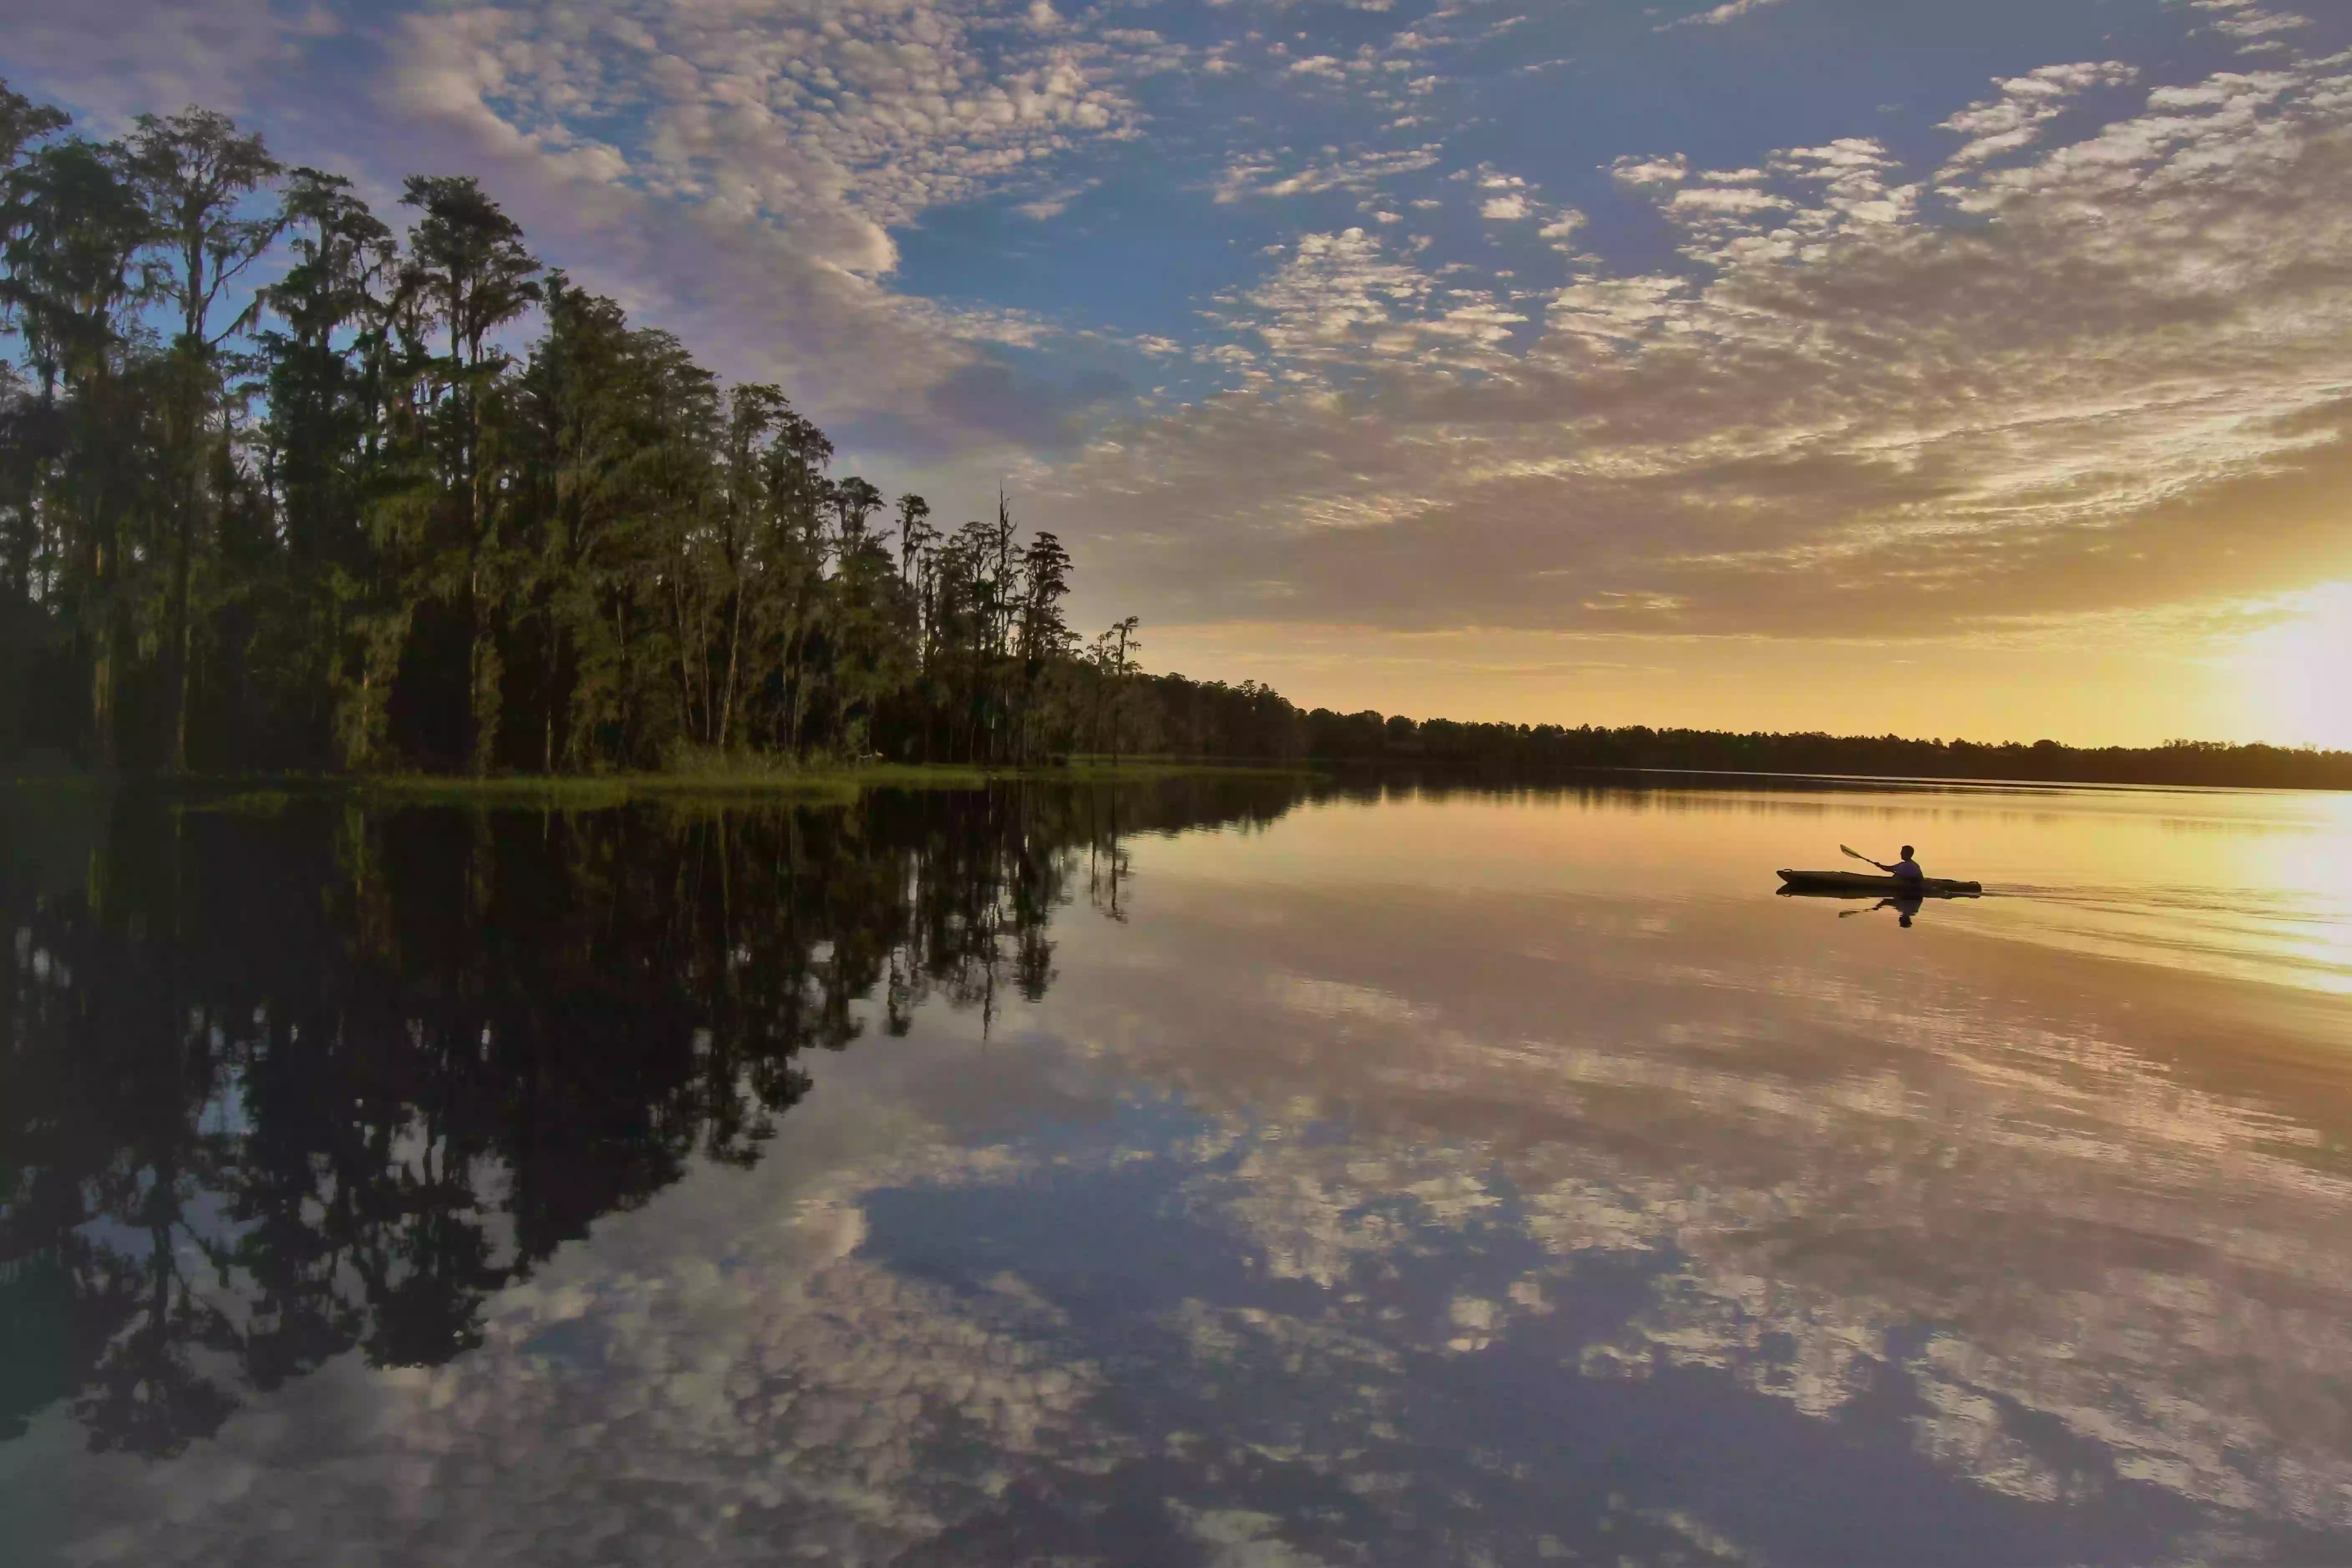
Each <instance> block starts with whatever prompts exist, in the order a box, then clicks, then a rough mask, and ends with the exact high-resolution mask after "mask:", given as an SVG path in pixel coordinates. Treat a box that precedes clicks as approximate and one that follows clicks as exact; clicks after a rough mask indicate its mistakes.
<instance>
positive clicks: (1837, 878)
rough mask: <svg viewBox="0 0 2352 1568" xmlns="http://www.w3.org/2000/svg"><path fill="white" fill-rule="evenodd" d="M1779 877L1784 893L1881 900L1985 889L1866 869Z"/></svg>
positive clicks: (1937, 896)
mask: <svg viewBox="0 0 2352 1568" xmlns="http://www.w3.org/2000/svg"><path fill="white" fill-rule="evenodd" d="M1780 880H1781V881H1782V882H1784V883H1786V884H1787V886H1786V887H1784V888H1782V889H1781V891H1782V892H1786V893H1869V894H1873V895H1874V896H1876V897H1878V898H1882V899H1885V898H1899V897H1901V896H1902V895H1903V894H1905V893H1917V894H1919V895H1920V896H1921V897H1922V898H1930V899H1948V898H1951V897H1953V896H1954V895H1955V894H1960V893H1981V892H1983V891H1984V884H1983V883H1981V882H1955V881H1953V880H1952V879H1950V878H1948V877H1922V878H1920V879H1919V880H1917V881H1916V882H1914V881H1912V880H1910V879H1908V878H1906V877H1874V876H1872V875H1871V874H1870V873H1868V872H1866V871H1783V872H1781V873H1780Z"/></svg>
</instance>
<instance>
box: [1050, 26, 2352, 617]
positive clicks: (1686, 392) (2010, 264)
mask: <svg viewBox="0 0 2352 1568" xmlns="http://www.w3.org/2000/svg"><path fill="white" fill-rule="evenodd" d="M2122 75H2123V72H2122V71H2121V69H2120V68H2116V67H2114V66H2112V65H2108V64H2104V63H2092V64H2087V65H2072V66H2061V67H2054V68H2051V69H2049V70H2048V71H2046V72H2042V73H2032V74H2030V75H2029V76H2027V77H2025V78H2022V79H2010V80H2008V81H2004V82H2003V83H2002V84H2000V93H1999V95H1998V96H1997V97H1995V98H1992V99H1988V100H1983V102H1982V103H1981V104H1980V105H1979V108H1982V107H1985V106H1987V105H1997V104H2005V103H2020V102H2022V103H2025V104H2027V105H2029V106H2032V108H2035V109H2038V108H2039V107H2042V106H2046V105H2047V103H2048V102H2049V101H2051V100H2053V99H2057V98H2061V97H2064V96H2067V95H2072V94H2074V93H2077V92H2081V91H2084V90H2086V89H2087V88H2088V87H2090V86H2093V85H2104V86H2109V87H2114V86H2122V85H2125V84H2124V83H2123V82H2122V81H2121V80H2120V78H2121V77H2122ZM2018 80H2022V81H2025V82H2028V83H2032V84H2035V85H2033V86H2031V87H2027V88H2024V89H2017V88H2014V87H2013V83H2014V82H2015V81H2018ZM2029 118H2030V114H2029ZM2050 123H2052V122H2050V121H2039V122H2037V124H2036V129H2037V130H2041V131H2042V133H2043V134H2047V131H2046V129H2045V128H2046V126H2047V125H2049V124H2050ZM2012 129H2014V128H2012ZM1988 133H1990V134H2001V133H2002V132H1997V131H1988ZM2025 151H2026V152H2028V153H2031V156H2030V157H2028V158H2027V159H2026V160H2025V161H2023V162H2016V161H2014V158H2011V159H1993V158H1984V159H1979V160H1975V161H1972V162H1970V163H1966V164H1964V165H1962V166H1960V167H1958V168H1957V169H1954V170H1952V171H1950V172H1949V174H1948V177H1947V178H1946V179H1944V180H1943V181H1941V182H1940V183H1939V186H1938V192H1937V199H1938V200H1939V201H1940V202H1942V203H1946V204H1948V207H1942V208H1937V209H1936V210H1930V207H1929V206H1928V205H1927V193H1926V192H1925V190H1924V188H1923V186H1922V184H1920V183H1919V182H1918V181H1916V180H1914V179H1911V178H1908V177H1906V174H1905V172H1904V170H1903V169H1902V167H1901V165H1900V164H1899V163H1897V161H1896V160H1895V157H1894V155H1893V154H1892V153H1889V152H1888V151H1887V149H1886V147H1885V145H1884V144H1883V143H1881V142H1878V141H1876V140H1874V139H1871V138H1864V137H1849V138H1842V139H1838V140H1834V141H1832V142H1824V143H1821V144H1818V145H1814V146H1809V147H1797V148H1790V149H1787V150H1784V151H1782V152H1780V153H1776V154H1774V155H1773V156H1772V157H1770V158H1769V160H1761V161H1759V169H1758V174H1759V177H1757V178H1754V179H1743V180H1741V181H1738V182H1736V183H1711V182H1696V183H1695V182H1694V181H1693V180H1692V177H1691V174H1690V164H1689V163H1688V161H1687V159H1685V158H1684V157H1682V156H1680V155H1665V156H1649V157H1640V158H1627V159H1621V160H1619V161H1618V162H1617V163H1615V164H1613V165H1612V167H1611V173H1612V178H1613V179H1614V180H1615V182H1616V183H1617V184H1619V185H1620V186H1621V187H1622V188H1624V189H1626V190H1629V191H1631V192H1633V193H1636V194H1638V195H1642V196H1643V197H1644V198H1645V199H1647V200H1649V201H1650V202H1651V203H1652V204H1653V205H1654V208H1655V210H1656V211H1657V213H1658V214H1659V216H1661V217H1662V218H1663V219H1664V220H1665V221H1666V222H1667V223H1668V224H1670V225H1671V226H1673V227H1674V228H1675V230H1676V231H1677V232H1678V233H1679V234H1680V236H1681V244H1680V247H1679V248H1680V250H1681V253H1682V258H1683V259H1684V261H1685V263H1686V267H1687V269H1683V268H1678V267H1669V268H1651V269H1648V270H1644V271H1643V272H1639V273H1634V274H1630V275H1622V276H1621V275H1616V274H1612V272H1611V271H1610V270H1609V269H1608V268H1606V267H1605V266H1604V265H1603V264H1601V262H1600V261H1598V260H1597V259H1594V258H1585V259H1582V260H1578V261H1575V262H1573V263H1572V265H1573V266H1574V267H1575V268H1577V273H1578V275H1577V276H1576V277H1575V278H1574V279H1572V280H1571V281H1570V282H1569V283H1568V284H1566V285H1564V286H1562V287H1560V288H1559V289H1554V290H1551V291H1550V292H1549V294H1548V295H1536V296H1530V297H1528V298H1521V297H1518V296H1516V295H1510V294H1506V293H1503V292H1500V291H1499V290H1494V289H1489V290H1477V289H1468V290H1467V292H1466V293H1465V295H1464V296H1463V297H1462V298H1460V299H1458V300H1457V299H1456V298H1454V296H1453V294H1452V293H1451V292H1450V290H1451V289H1454V286H1455V285H1456V283H1457V282H1462V281H1463V280H1462V279H1458V278H1457V277H1456V276H1455V275H1454V274H1451V273H1446V272H1444V271H1442V270H1440V269H1437V268H1434V267H1433V265H1432V264H1431V263H1430V262H1429V261H1428V260H1427V259H1426V258H1425V257H1424V256H1423V254H1422V253H1420V252H1418V251H1414V250H1412V249H1409V248H1406V247H1400V246H1391V245H1387V244H1384V243H1383V242H1382V241H1381V238H1379V237H1375V236H1373V235H1370V234H1367V233H1365V232H1363V231H1358V230H1349V231H1347V232H1345V233H1340V234H1327V235H1322V236H1315V237H1307V238H1306V239H1303V240H1302V241H1300V242H1299V243H1298V245H1297V247H1287V248H1286V249H1284V250H1283V251H1282V252H1281V253H1280V254H1279V255H1278V257H1277V258H1276V261H1275V262H1274V270H1273V271H1272V272H1271V273H1270V274H1269V275H1268V276H1267V277H1266V278H1265V279H1264V281H1263V282H1262V283H1261V284H1259V285H1258V286H1256V287H1255V288H1252V289H1244V290H1238V291H1235V292H1234V293H1233V294H1232V295H1231V296H1230V300H1229V303H1227V304H1226V305H1225V306H1224V307H1223V310H1222V311H1221V313H1220V320H1222V321H1225V322H1226V323H1227V324H1228V325H1229V326H1230V327H1231V328H1232V329H1233V330H1234V331H1235V332H1236V333H1238V334H1245V335H1246V336H1247V338H1248V340H1250V341H1254V342H1256V343H1257V344H1259V345H1260V346H1261V348H1262V350H1263V353H1264V356H1265V363H1264V366H1263V368H1262V369H1261V370H1260V371H1258V372H1257V373H1256V374H1257V375H1258V377H1259V379H1258V380H1255V381H1248V382H1245V383H1244V384H1243V385H1242V386H1241V387H1239V388H1238V389H1236V390H1235V391H1234V392H1233V393H1231V394H1228V395H1223V396H1221V397H1217V398H1213V399H1211V400H1209V401H1207V402H1204V403H1202V404H1201V405H1196V406H1193V407H1190V408H1186V409H1181V410H1178V411H1173V412H1171V413H1168V414H1166V415H1164V416H1156V417H1154V418H1151V419H1150V420H1146V421H1142V422H1139V423H1136V424H1133V425H1125V426H1119V427H1118V428H1117V429H1116V430H1115V431H1113V432H1111V433H1110V434H1109V435H1108V437H1107V438H1106V441H1105V443H1104V444H1103V445H1101V446H1099V447H1093V448H1090V449H1089V450H1087V452H1085V453H1084V454H1082V455H1081V456H1080V457H1079V458H1077V459H1076V460H1075V461H1074V462H1073V463H1071V464H1070V465H1068V466H1067V467H1066V468H1064V469H1063V470H1061V471H1060V472H1059V473H1058V474H1057V475H1056V477H1055V482H1054V485H1053V487H1052V493H1051V495H1050V496H1049V497H1047V498H1045V501H1044V503H1043V504H1045V505H1046V506H1047V507H1048V509H1049V510H1051V511H1052V512H1053V513H1054V514H1055V515H1056V516H1073V517H1075V516H1077V515H1083V514H1084V513H1085V512H1086V511H1087V510H1089V509H1090V508H1091V507H1092V506H1093V505H1094V504H1095V503H1093V502H1092V501H1090V500H1089V499H1088V498H1089V497H1092V496H1097V495H1105V494H1117V495H1118V497H1119V498H1120V500H1119V503H1118V504H1119V507H1120V510H1121V512H1122V515H1124V516H1127V517H1129V518H1131V519H1132V520H1133V521H1134V526H1135V528H1136V530H1137V532H1138V534H1139V536H1140V537H1139V539H1138V540H1137V541H1135V542H1132V543H1131V544H1129V543H1121V542H1118V541H1117V540H1110V541H1106V542H1105V546H1104V548H1105V551H1106V552H1108V556H1109V559H1108V562H1107V565H1106V570H1107V572H1108V574H1109V575H1110V576H1111V577H1112V579H1113V583H1112V590H1113V591H1114V592H1126V593H1132V592H1136V591H1139V587H1140V585H1141V584H1145V583H1147V582H1148V583H1149V584H1150V586H1151V592H1152V594H1153V595H1154V597H1155V601H1156V602H1158V603H1160V604H1162V605H1165V606H1166V608H1165V610H1164V611H1163V616H1167V617H1169V618H1177V619H1185V620H1192V619H1200V620H1213V619H1216V618H1218V617H1219V616H1220V614H1221V613H1222V612H1221V610H1220V608H1219V606H1220V605H1222V604H1223V602H1224V600H1223V593H1224V590H1223V588H1222V587H1221V585H1220V584H1223V583H1224V582H1227V581H1229V580H1230V581H1232V582H1234V583H1241V582H1255V581H1264V580H1279V581H1284V582H1286V583H1290V584H1296V585H1297V587H1298V591H1297V593H1295V594H1294V595H1290V596H1289V597H1287V598H1286V599H1284V600H1282V601H1281V602H1280V604H1279V605H1278V606H1277V607H1276V608H1277V609H1278V614H1279V615H1280V616H1284V617H1290V618H1295V619H1296V620H1297V622H1299V623H1301V624H1308V623H1312V624H1323V625H1332V624H1360V625H1374V626H1391V627H1398V628H1424V629H1426V628H1435V627H1441V626H1489V627H1502V626H1517V627H1528V628H1540V629H1547V630H1553V631H1572V630H1576V629H1579V628H1580V627H1587V626H1600V625H1602V624H1604V623H1605V622H1606V620H1608V619H1609V618H1610V617H1616V618H1619V619H1622V612H1619V611H1616V610H1613V609H1612V610H1607V611H1603V610H1601V609H1588V608H1586V606H1587V605H1615V604H1618V603H1621V602H1623V601H1622V600H1619V599H1612V598H1610V597H1608V595H1660V596H1662V597H1663V598H1670V599H1672V600H1673V601H1674V602H1675V605H1676V608H1675V611H1674V616H1675V623H1676V625H1677V626H1678V628H1679V629H1680V630H1681V631H1682V632H1684V633H1685V634H1687V633H1694V632H1697V633H1706V632H1712V633H1718V634H1746V633H1755V632H1796V631H1799V630H1803V631H1806V632H1817V631H1818V628H1819V626H1820V625H1821V614H1822V603H1823V599H1824V596H1826V597H1827V598H1828V599H1829V600H1830V601H1831V602H1834V603H1835V604H1836V605H1839V606H1840V608H1839V622H1838V624H1839V625H1840V626H1842V627H1843V628H1844V629H1847V630H1850V631H1851V632H1853V633H1854V634H1856V635H1862V634H1871V635H1880V634H1885V635H1895V636H1913V637H1922V636H1930V635H1951V634H1954V633H1957V632H1959V631H1962V630H1965V629H1966V628H1967V627H1969V626H1973V625H1978V624H1981V623H1982V622H1983V621H1984V620H1985V619H1986V618H1988V617H1992V616H2000V615H2005V614H2013V613H2021V612H2024V613H2034V614H2052V615H2058V614H2081V613H2090V612H2095V611H2104V610H2110V609H2116V608H2119V607H2122V606H2125V605H2155V604H2168V603H2177V602H2179V601H2181V600H2183V599H2184V598H2200V597H2208V596H2211V595H2224V594H2234V593H2263V592H2274V591H2278V590H2280V589H2282V588H2284V587H2289V586H2294V585H2296V584H2298V583H2300V582H2306V581H2309V580H2310V577H2309V576H2308V575H2307V574H2310V573H2312V572H2314V571H2315V570H2317V569H2318V567H2319V565H2320V563H2322V561H2323V558H2324V556H2325V554H2326V549H2327V546H2326V544H2325V542H2324V535H2325V523H2324V519H2325V517H2326V505H2325V503H2324V500H2322V499H2321V498H2323V497H2324V496H2325V495H2326V494H2327V493H2328V489H2327V487H2328V485H2329V484H2330V483H2333V482H2335V481H2334V480H2333V479H2330V477H2329V476H2331V475H2336V474H2340V473H2342V471H2343V470H2344V468H2345V467H2346V465H2347V442H2346V436H2347V428H2348V427H2352V405H2347V397H2346V395H2345V393H2344V390H2343V389H2344V388H2345V387H2346V386H2347V384H2352V348H2347V344H2352V62H2347V61H2338V62H2333V63H2328V62H2316V63H2312V64H2309V65H2305V66H2302V67H2297V68H2280V69H2274V70H2268V71H2264V72H2262V73H2242V72H2226V71H2225V72H2220V73H2216V74H2215V75H2213V76H2211V77H2209V78H2207V79H2204V80H2202V81H2200V82H2195V83H2192V84H2188V85H2183V86H2179V87H2166V88H2160V89H2156V90H2154V91H2152V92H2150V93H2148V94H2147V100H2146V107H2145V109H2144V110H2141V111H2139V112H2137V113H2128V114H2126V115H2125V116H2123V117H2122V118H2119V119H2115V120H2112V121H2109V122H2107V123H2106V124H2105V125H2104V126H2100V127H2096V128H2094V129H2093V130H2092V131H2091V132H2090V133H2089V134H2086V135H2084V136H2083V137H2081V138H2080V139H2079V140H2075V141H2073V142H2066V143H2063V144H2061V145H2057V146H2052V147H2042V148H2038V149H2026V150H2025ZM1735 172H1738V171H1735ZM1953 211H1957V212H1958V214H1960V215H1961V221H1959V222H1957V223H1956V222H1954V221H1953V220H1952V218H1951V216H1949V214H1950V213H1951V212H1953ZM1465 288H1466V284H1465ZM1472 296H1475V298H1474V297H1472ZM1511 318H1526V320H1525V321H1517V320H1511ZM1449 331H1450V332H1451V334H1452V335H1449ZM2265 497H2267V498H2270V499H2268V500H2264V499H2263V498H2265ZM2257 519H2259V520H2260V521H2259V522H2257V521H2256V520H2257ZM1564 563H1573V564H1572V567H1567V566H1564ZM2339 568H2340V563H2339ZM1555 569H1570V570H1572V571H1573V573H1574V576H1573V577H1572V578H1571V579H1570V582H1569V584H1566V585H1563V584H1560V583H1559V581H1558V580H1557V579H1536V578H1534V577H1533V576H1532V575H1531V574H1533V573H1535V572H1537V571H1552V570H1555ZM1265 608H1266V606H1257V607H1256V610H1255V611H1254V613H1257V611H1262V610H1264V609H1265ZM1595 617H1601V619H1595Z"/></svg>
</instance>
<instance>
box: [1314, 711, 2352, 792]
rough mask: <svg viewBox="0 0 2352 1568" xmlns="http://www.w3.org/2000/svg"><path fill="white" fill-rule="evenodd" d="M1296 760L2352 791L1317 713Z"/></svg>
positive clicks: (2024, 749) (2303, 773)
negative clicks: (1307, 757) (1299, 755)
mask: <svg viewBox="0 0 2352 1568" xmlns="http://www.w3.org/2000/svg"><path fill="white" fill-rule="evenodd" d="M1299 722H1300V727H1301V729H1302V731H1303V737H1302V740H1301V742H1300V749H1301V751H1302V752H1304V754H1306V755H1307V756H1310V757H1313V758H1316V759H1319V760H1322V761H1327V762H1336V763H1380V764H1382V765H1385V766H1391V767H1393V766H1396V765H1399V764H1405V765H1414V766H1432V765H1433V766H1438V767H1443V768H1449V769H1453V770H1455V771H1457V772H1461V771H1470V772H1484V773H1506V774H1509V775H1513V776H1526V775H1528V774H1531V773H1558V772H1562V771H1569V770H1575V769H1649V770H1658V771H1664V772H1691V773H1806V774H1813V775H1836V774H1853V775H1857V776H1864V777H1876V778H1928V779H1992V780H2013V781H2029V780H2030V781H2039V782H2045V783H2056V784H2186V785H2206V786H2215V787H2232V788H2241V789H2352V752H2330V751H2321V750H2318V749H2315V748H2312V747H2289V746H2268V745H2260V744H2255V745H2243V746H2231V745H2222V744H2220V743H2217V742H2210V741H2171V742H2166V743H2165V744H2164V745H2161V746H2095V747H2093V746H2065V745H2061V744H2059V743H2058V742H2055V741H2035V742H2032V743H2031V744H2027V743H2024V742H2015V741H2009V742H1973V741H1957V740H1956V741H1945V740H1932V741H1915V740H1906V739H1905V738H1904V737H1902V736H1899V735H1830V734H1822V733H1819V732H1811V733H1801V734H1770V733H1766V732H1762V731H1757V732H1753V733H1748V734H1738V733H1732V732H1727V731H1715V730H1673V729H1666V730H1654V729H1651V728H1649V727H1647V726H1645V725H1639V724H1635V725H1628V726H1626V727H1624V728H1622V729H1610V728H1606V727H1596V726H1594V725H1590V724H1586V725H1580V726H1578V727H1576V728H1573V729H1570V728H1568V727H1566V726H1564V725H1559V724H1506V723H1487V724H1476V723H1471V724H1465V723H1457V722H1454V721H1452V720H1447V719H1428V720H1422V721H1414V720H1412V719H1408V718H1405V717H1403V716H1402V715H1382V714H1381V713H1378V712H1374V711H1370V710H1367V711H1364V712H1360V713H1335V712H1332V711H1331V710H1328V709H1324V708H1318V709H1316V710H1314V711H1313V712H1311V713H1307V714H1305V715H1302V716H1301V719H1300V721H1299Z"/></svg>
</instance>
